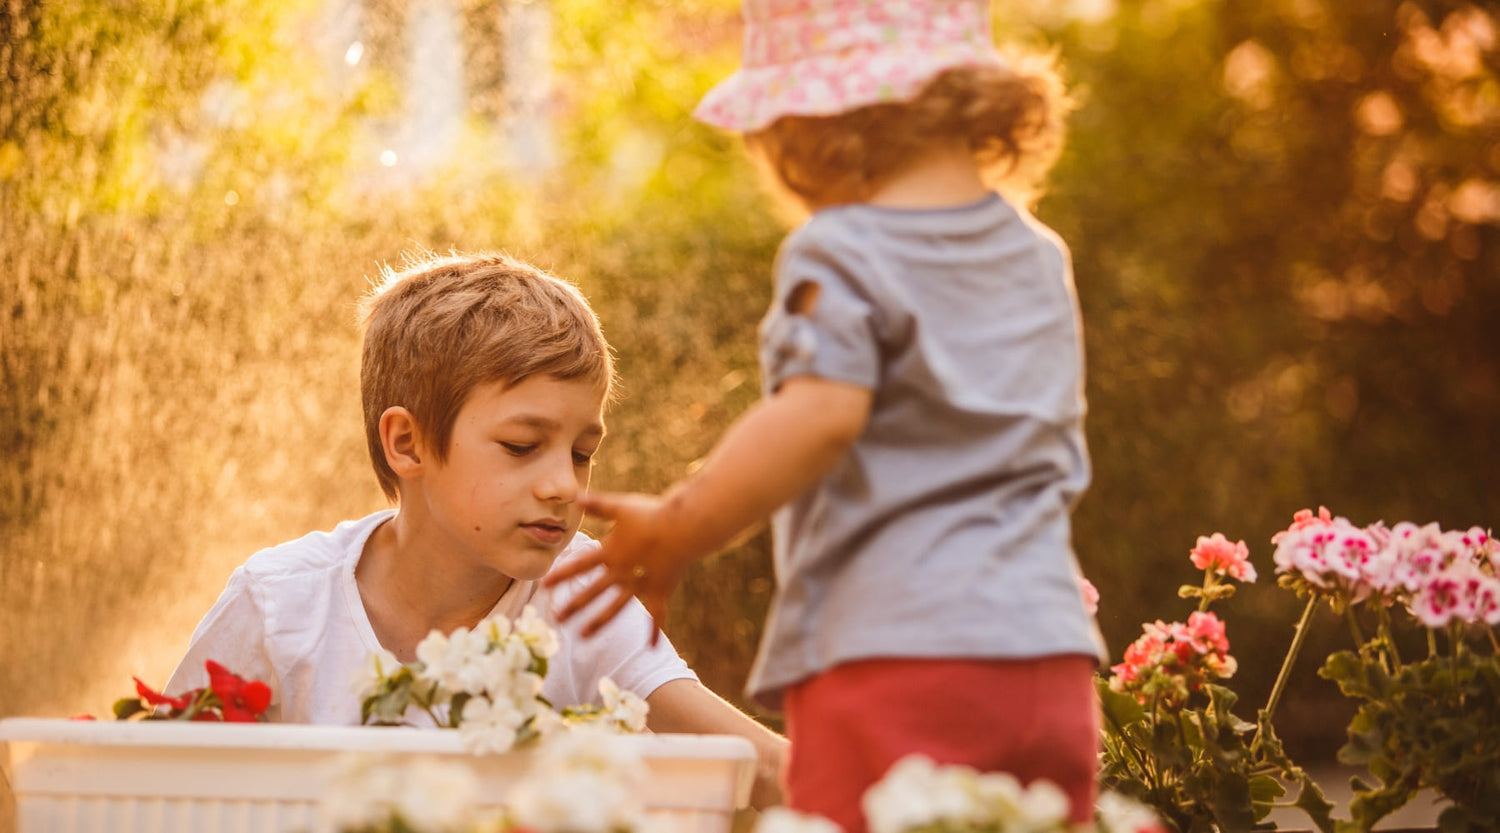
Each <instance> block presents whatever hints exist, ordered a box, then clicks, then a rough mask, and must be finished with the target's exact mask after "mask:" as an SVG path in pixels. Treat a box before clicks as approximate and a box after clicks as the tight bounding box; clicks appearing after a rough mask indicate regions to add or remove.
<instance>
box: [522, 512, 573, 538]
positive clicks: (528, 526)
mask: <svg viewBox="0 0 1500 833" xmlns="http://www.w3.org/2000/svg"><path fill="white" fill-rule="evenodd" d="M521 528H522V529H524V530H526V531H527V532H528V533H530V535H531V537H533V538H535V539H537V540H538V541H540V542H542V543H544V544H556V543H558V542H560V541H562V537H563V535H564V533H566V532H567V531H568V525H567V523H566V522H564V521H560V520H558V519H556V518H542V519H539V520H535V521H528V522H526V523H524V524H521Z"/></svg>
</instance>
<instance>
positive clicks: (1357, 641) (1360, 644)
mask: <svg viewBox="0 0 1500 833" xmlns="http://www.w3.org/2000/svg"><path fill="white" fill-rule="evenodd" d="M1344 618H1345V619H1348V620H1349V633H1351V634H1353V635H1354V647H1355V649H1356V650H1358V651H1359V653H1360V655H1361V656H1363V655H1364V647H1365V632H1364V631H1362V630H1360V629H1359V617H1358V616H1356V615H1354V605H1352V604H1351V605H1345V606H1344Z"/></svg>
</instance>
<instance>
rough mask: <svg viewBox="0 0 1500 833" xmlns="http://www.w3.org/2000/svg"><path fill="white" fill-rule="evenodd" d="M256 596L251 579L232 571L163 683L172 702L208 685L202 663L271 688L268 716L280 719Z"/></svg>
mask: <svg viewBox="0 0 1500 833" xmlns="http://www.w3.org/2000/svg"><path fill="white" fill-rule="evenodd" d="M258 596H259V594H258V593H257V588H256V586H255V584H254V581H253V580H252V579H251V578H250V575H249V574H248V573H247V572H246V571H245V569H244V568H243V567H241V568H238V569H236V570H235V571H234V573H233V574H231V575H230V577H229V583H228V584H227V585H226V586H225V588H224V592H223V593H220V594H219V599H218V601H216V602H214V606H213V607H212V608H209V611H208V613H206V614H204V616H203V619H202V621H200V622H199V623H198V627H197V628H196V629H195V630H194V631H193V637H192V640H191V641H190V642H189V644H188V649H187V653H186V654H184V655H183V657H182V660H181V661H180V662H178V663H177V669H176V670H175V671H173V672H172V676H171V678H170V679H169V680H167V685H166V687H165V688H164V689H163V691H164V692H165V693H167V694H169V695H171V696H174V697H175V696H177V695H179V694H181V693H182V692H184V691H188V690H190V689H195V688H201V687H203V686H206V685H208V671H207V669H205V668H204V663H205V662H207V661H208V660H213V661H214V662H217V663H218V664H220V665H222V666H224V667H225V668H227V669H229V670H230V671H232V672H233V673H235V674H238V675H239V676H241V677H244V678H245V679H247V680H260V681H262V682H264V683H265V684H266V685H268V686H270V687H271V694H272V704H273V705H272V711H271V712H270V714H272V715H273V716H274V715H279V714H280V703H281V681H280V679H278V678H277V675H276V669H275V667H274V665H273V664H272V662H271V658H270V656H269V654H268V653H267V651H266V638H265V633H266V624H265V613H264V610H263V609H262V604H261V601H260V599H259V598H258Z"/></svg>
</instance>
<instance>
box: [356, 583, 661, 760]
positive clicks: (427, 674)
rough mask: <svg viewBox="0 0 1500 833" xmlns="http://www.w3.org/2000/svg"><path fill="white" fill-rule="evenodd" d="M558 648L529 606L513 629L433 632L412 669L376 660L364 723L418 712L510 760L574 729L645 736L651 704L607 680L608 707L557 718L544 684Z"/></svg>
mask: <svg viewBox="0 0 1500 833" xmlns="http://www.w3.org/2000/svg"><path fill="white" fill-rule="evenodd" d="M558 647H559V645H558V636H557V632H556V631H555V630H553V629H552V627H551V626H550V625H548V624H547V622H546V621H545V620H544V619H543V618H542V617H541V616H540V615H539V614H538V613H537V612H536V609H535V608H533V607H530V606H528V607H527V608H526V609H525V610H524V611H523V612H522V613H521V616H520V618H518V619H517V620H515V621H514V622H512V621H511V620H509V619H507V618H506V617H504V616H495V617H492V618H489V619H485V620H484V621H482V622H480V623H479V624H478V625H476V626H475V627H474V629H473V630H469V629H468V628H458V629H457V630H455V631H453V632H452V633H448V634H444V633H441V632H439V631H433V632H432V633H430V634H428V635H427V638H425V639H423V640H422V641H421V642H420V643H419V644H418V645H417V661H416V662H413V663H408V664H405V665H403V664H401V663H400V662H399V661H398V660H397V659H396V657H395V656H394V655H392V654H391V653H390V652H389V651H381V652H379V653H377V654H372V655H371V657H370V661H369V662H368V663H367V664H366V667H365V670H364V676H363V679H362V680H361V681H360V683H359V696H360V700H361V703H362V712H363V715H364V722H366V723H397V722H401V721H402V720H403V719H404V718H405V715H406V713H407V709H408V707H411V706H415V707H417V708H419V709H422V710H424V711H426V713H427V714H428V716H430V717H431V718H432V720H433V722H434V723H436V724H437V725H439V726H447V727H450V728H457V729H458V731H459V734H460V736H461V737H462V739H463V742H464V746H465V748H467V749H469V750H470V751H472V752H474V753H476V754H482V753H496V752H505V751H508V750H510V749H512V748H513V747H515V746H516V745H517V744H519V743H523V742H525V741H528V740H530V739H533V738H536V737H541V736H545V735H549V734H552V733H554V732H555V731H557V730H558V729H559V728H560V727H562V726H565V725H569V724H575V723H584V722H597V723H600V724H602V725H604V726H607V727H608V728H610V729H613V730H616V731H622V732H639V731H642V730H643V729H645V728H646V712H647V706H646V702H645V701H644V700H642V699H641V698H640V697H639V696H638V695H636V694H635V693H634V692H630V691H622V690H621V689H620V687H619V686H617V685H616V684H615V683H614V681H613V680H610V679H609V678H607V677H606V678H603V679H601V680H600V681H599V695H600V700H601V701H602V706H601V705H595V704H589V705H578V706H567V707H565V708H563V709H562V711H561V712H557V711H554V710H553V708H552V704H550V703H548V702H547V700H546V699H545V698H544V697H543V696H542V683H543V680H544V678H545V676H546V673H547V663H548V660H549V659H550V658H551V657H552V656H553V655H554V654H556V653H557V650H558Z"/></svg>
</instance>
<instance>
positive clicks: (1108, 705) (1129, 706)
mask: <svg viewBox="0 0 1500 833" xmlns="http://www.w3.org/2000/svg"><path fill="white" fill-rule="evenodd" d="M1094 689H1095V690H1096V691H1098V692H1099V706H1100V709H1101V711H1102V712H1103V716H1104V720H1105V723H1106V724H1108V725H1112V726H1116V727H1120V728H1124V727H1126V726H1129V725H1131V724H1133V723H1139V722H1140V721H1142V720H1145V719H1146V709H1145V707H1144V706H1142V705H1141V704H1140V703H1138V702H1136V699H1135V697H1133V696H1131V695H1129V694H1121V693H1120V692H1118V691H1115V690H1114V689H1112V688H1110V687H1109V683H1108V681H1106V680H1104V679H1103V678H1101V677H1095V678H1094Z"/></svg>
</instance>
